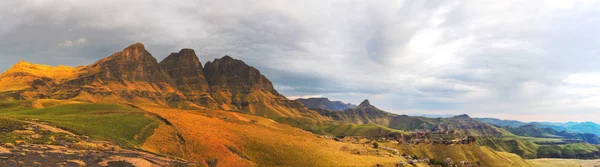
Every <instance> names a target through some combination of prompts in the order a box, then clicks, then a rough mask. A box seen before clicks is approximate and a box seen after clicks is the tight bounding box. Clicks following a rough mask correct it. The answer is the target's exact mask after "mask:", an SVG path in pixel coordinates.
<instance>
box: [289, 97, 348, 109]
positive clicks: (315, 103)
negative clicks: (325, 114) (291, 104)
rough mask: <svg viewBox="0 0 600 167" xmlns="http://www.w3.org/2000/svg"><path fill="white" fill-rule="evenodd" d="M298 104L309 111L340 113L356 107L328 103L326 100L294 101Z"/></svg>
mask: <svg viewBox="0 0 600 167" xmlns="http://www.w3.org/2000/svg"><path fill="white" fill-rule="evenodd" d="M296 100H298V101H299V102H300V103H302V104H304V106H306V107H308V108H310V109H318V108H320V109H327V110H334V111H341V110H346V109H350V108H355V107H356V105H354V104H350V103H344V102H341V101H330V100H329V99H328V98H308V99H303V98H300V99H296Z"/></svg>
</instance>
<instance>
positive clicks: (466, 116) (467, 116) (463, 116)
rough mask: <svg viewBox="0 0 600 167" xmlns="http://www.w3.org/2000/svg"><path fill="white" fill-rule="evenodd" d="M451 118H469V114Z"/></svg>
mask: <svg viewBox="0 0 600 167" xmlns="http://www.w3.org/2000/svg"><path fill="white" fill-rule="evenodd" d="M452 118H458V119H471V117H470V116H469V115H467V114H462V115H457V116H454V117H452Z"/></svg>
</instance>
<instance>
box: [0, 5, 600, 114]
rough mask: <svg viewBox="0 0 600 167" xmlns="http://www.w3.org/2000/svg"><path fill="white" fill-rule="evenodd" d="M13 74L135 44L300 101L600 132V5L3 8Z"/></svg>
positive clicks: (0, 44)
mask: <svg viewBox="0 0 600 167" xmlns="http://www.w3.org/2000/svg"><path fill="white" fill-rule="evenodd" d="M0 22H1V23H2V25H1V26H0V57H1V59H0V70H2V71H4V70H6V69H8V68H10V67H11V66H12V64H14V63H16V62H17V61H18V60H25V61H30V62H34V63H40V64H50V65H59V64H63V65H71V66H77V65H86V64H91V63H93V62H94V61H96V60H99V59H101V58H103V57H106V56H108V55H110V54H112V53H114V52H116V51H119V50H121V49H122V48H124V47H126V46H128V45H129V44H132V43H134V42H138V41H139V42H142V43H144V44H145V45H146V48H147V49H148V50H149V51H150V52H151V53H152V54H153V55H154V56H155V57H156V58H157V59H158V60H159V61H160V60H162V59H163V58H164V57H166V56H167V55H168V54H169V53H170V52H176V51H178V50H179V49H181V48H184V47H186V48H193V49H195V50H196V53H197V54H198V56H199V58H200V60H201V61H202V63H205V62H207V61H210V60H212V59H214V58H218V57H221V56H223V55H230V56H232V57H234V58H237V59H242V60H244V61H245V62H246V63H248V64H250V65H253V66H255V67H257V68H258V69H259V70H261V71H262V72H263V74H265V75H266V76H267V77H268V78H269V79H271V80H272V81H273V83H274V84H275V86H276V88H277V89H278V90H279V91H280V92H281V93H282V94H284V95H286V96H288V97H290V98H297V97H329V98H330V99H332V100H342V101H345V102H352V103H360V102H361V101H362V100H363V99H370V101H371V103H372V104H374V105H376V106H378V107H379V108H382V109H384V110H387V111H390V112H395V113H400V114H461V113H466V114H469V115H471V116H476V117H498V118H505V119H518V120H526V121H595V122H600V114H599V113H600V112H599V109H600V56H599V53H598V49H597V48H598V47H599V46H600V45H599V43H598V41H599V40H598V39H600V28H599V27H600V4H599V3H597V2H594V1H583V0H582V1H571V0H539V1H535V0H527V1H517V0H503V1H497V0H472V1H451V0H440V1H374V0H365V1H348V0H340V1H334V0H328V1H322V0H302V1H294V2H292V1H278V0H273V1H267V0H264V1H260V2H259V1H223V0H221V1H196V0H193V1H191V0H190V1H158V0H157V1H146V0H139V1H121V0H103V1H96V2H90V1H77V0H54V1H45V0H35V1H28V0H23V1H0Z"/></svg>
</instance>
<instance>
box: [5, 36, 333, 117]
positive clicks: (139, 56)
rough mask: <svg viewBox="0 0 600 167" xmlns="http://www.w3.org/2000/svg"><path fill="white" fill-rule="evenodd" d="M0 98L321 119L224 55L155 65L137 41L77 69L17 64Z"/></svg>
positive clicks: (186, 54)
mask: <svg viewBox="0 0 600 167" xmlns="http://www.w3.org/2000/svg"><path fill="white" fill-rule="evenodd" d="M0 98H2V99H39V98H52V99H69V100H79V101H88V102H98V103H100V102H102V103H148V104H158V105H162V106H167V107H176V108H211V109H223V110H235V111H241V112H246V113H251V114H255V115H260V116H265V117H269V118H281V117H311V118H317V119H320V118H321V116H320V115H319V114H318V113H316V112H315V111H311V110H308V109H307V108H306V107H304V105H302V104H301V103H300V102H298V101H295V100H288V99H287V98H285V97H284V96H282V95H280V94H279V93H278V92H277V91H276V90H275V89H274V88H273V84H272V83H271V81H269V80H268V79H267V78H266V77H265V76H263V75H262V74H261V73H260V71H259V70H258V69H256V68H254V67H252V66H249V65H247V64H246V63H244V62H243V61H241V60H236V59H233V58H231V57H229V56H225V57H222V58H219V59H215V60H214V61H212V62H207V63H206V65H205V67H202V63H201V62H200V60H199V59H198V57H197V56H196V53H195V51H194V50H192V49H182V50H180V51H179V52H178V53H172V54H170V55H169V56H167V57H166V58H165V59H164V60H163V61H161V62H160V63H158V62H157V61H156V59H155V58H154V57H153V56H152V55H151V54H150V53H149V52H148V51H147V50H146V49H145V47H144V45H143V44H141V43H136V44H133V45H131V46H129V47H126V48H125V49H123V50H122V51H120V52H116V53H114V54H112V55H111V56H108V57H106V58H104V59H101V60H99V61H97V62H95V63H93V64H91V65H88V66H81V67H77V68H71V67H66V66H59V67H50V66H45V65H36V64H31V63H26V62H21V63H18V64H16V65H15V66H14V67H13V68H11V69H10V70H8V71H6V72H5V73H3V74H2V75H0Z"/></svg>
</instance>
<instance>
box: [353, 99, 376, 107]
mask: <svg viewBox="0 0 600 167" xmlns="http://www.w3.org/2000/svg"><path fill="white" fill-rule="evenodd" d="M365 107H374V106H372V105H371V102H369V99H365V100H363V102H361V103H360V104H359V105H358V107H357V108H365Z"/></svg>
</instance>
